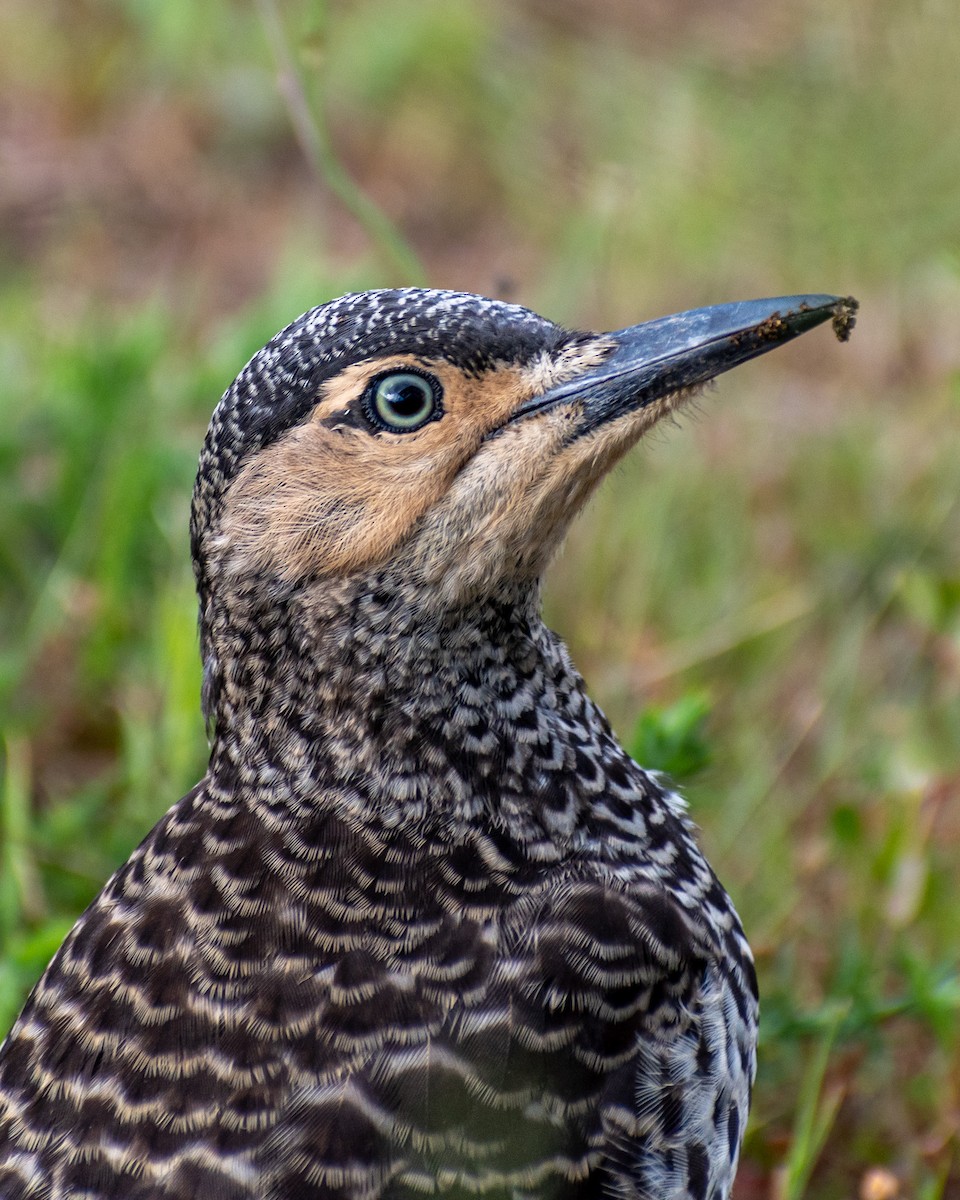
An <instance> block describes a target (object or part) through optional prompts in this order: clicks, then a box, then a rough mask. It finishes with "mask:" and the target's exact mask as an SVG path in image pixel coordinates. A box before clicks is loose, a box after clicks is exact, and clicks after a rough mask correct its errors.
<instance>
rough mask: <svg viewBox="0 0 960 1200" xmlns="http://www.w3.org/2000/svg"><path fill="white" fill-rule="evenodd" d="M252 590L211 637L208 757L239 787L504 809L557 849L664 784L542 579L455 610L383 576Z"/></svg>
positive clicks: (407, 813) (532, 840)
mask: <svg viewBox="0 0 960 1200" xmlns="http://www.w3.org/2000/svg"><path fill="white" fill-rule="evenodd" d="M263 594H264V590H263V589H258V588H250V589H249V590H248V592H247V596H248V597H249V596H251V595H252V596H262V595H263ZM251 604H252V602H251V601H250V600H249V599H248V600H246V601H244V603H243V605H239V604H237V605H234V606H233V607H232V608H231V607H230V606H221V608H220V612H219V614H218V627H216V628H214V629H212V630H211V631H210V632H211V634H212V636H211V637H210V639H209V642H210V644H211V645H212V646H214V648H215V651H216V653H217V655H218V658H219V662H218V665H217V675H218V679H219V685H218V687H217V689H216V710H215V722H216V734H215V744H214V747H213V754H212V758H211V772H212V775H213V777H214V778H215V777H216V776H217V775H221V776H223V777H224V778H227V777H229V778H230V781H231V786H232V787H233V788H234V789H236V787H237V784H238V783H240V784H241V785H242V784H243V783H244V781H246V783H247V784H248V785H249V789H252V791H254V792H257V791H259V792H261V793H262V794H266V793H267V791H269V794H270V797H271V803H272V804H273V803H276V801H277V797H278V796H280V795H287V796H288V797H289V803H290V804H291V805H295V806H299V805H302V804H304V803H307V804H314V803H331V802H332V803H336V804H337V805H338V806H341V807H343V806H345V807H347V808H356V809H357V810H358V811H359V812H360V815H361V816H363V815H364V814H373V815H375V816H376V818H377V819H378V820H382V821H386V822H391V823H398V822H404V823H406V822H415V823H418V824H421V825H422V824H423V822H425V821H427V822H430V821H434V822H436V821H442V822H443V823H444V824H445V826H447V827H449V826H451V825H456V824H457V823H466V824H474V825H475V824H476V823H477V822H481V823H488V824H489V823H490V822H493V823H494V824H496V825H497V826H500V827H503V828H508V829H511V830H513V831H515V832H516V833H517V834H518V836H520V837H522V838H523V839H524V840H526V841H527V842H528V844H529V845H530V846H531V847H532V848H533V849H532V852H533V853H535V854H537V855H542V856H543V857H545V858H549V857H556V856H557V855H558V854H561V853H563V852H564V851H565V850H566V849H568V848H569V847H570V845H571V843H572V842H575V841H577V840H578V839H582V838H584V837H586V836H587V831H588V826H590V825H591V824H595V821H594V820H593V819H594V818H595V817H596V816H597V812H598V806H599V807H604V808H605V810H608V808H609V804H610V803H613V801H612V800H611V797H612V796H615V795H617V794H619V795H621V796H622V797H627V799H622V800H621V801H619V803H620V807H621V810H622V811H621V812H620V819H622V821H623V822H625V823H626V824H627V825H630V824H631V823H633V822H634V821H635V819H636V817H637V815H638V814H637V811H636V808H637V800H638V797H639V798H640V799H641V800H642V799H644V798H645V797H647V795H648V793H649V790H650V788H651V787H653V785H652V782H651V781H650V779H649V777H648V776H646V774H645V773H644V772H642V771H640V769H639V768H638V767H636V765H635V764H634V763H632V762H631V760H630V759H629V758H628V757H627V755H626V754H625V753H624V752H623V750H622V749H621V748H620V747H619V746H618V745H617V743H616V740H615V739H614V737H613V734H612V733H611V731H610V729H609V726H608V725H607V722H606V721H605V719H604V718H603V716H602V714H601V713H600V712H599V710H598V709H597V708H596V706H595V705H594V704H593V703H592V702H591V701H590V700H589V698H588V697H587V695H586V692H585V689H584V685H583V681H582V679H581V678H580V676H579V674H578V673H577V672H576V670H575V669H574V667H573V665H572V664H571V662H570V659H569V657H568V654H567V651H566V649H565V647H564V646H563V644H562V642H561V641H560V640H559V638H557V637H556V635H554V634H553V633H551V632H550V631H549V630H548V629H547V628H546V626H545V625H544V624H543V622H542V620H541V618H540V614H539V588H538V586H536V585H526V586H524V585H515V586H514V587H513V588H512V589H505V590H503V591H502V592H501V593H499V594H498V595H496V596H491V597H486V598H484V599H483V600H478V601H476V602H475V603H473V604H471V605H470V606H467V607H464V608H460V609H458V610H456V611H445V612H437V611H432V610H430V608H429V607H428V606H425V605H423V604H418V603H417V599H416V597H415V596H414V595H413V594H412V593H411V591H410V588H409V586H405V585H404V584H403V583H402V582H399V581H396V580H392V579H390V577H389V576H388V575H383V576H379V577H377V578H368V579H366V580H364V582H363V585H362V586H360V585H357V586H353V587H350V586H347V585H346V584H341V585H338V586H336V587H329V586H327V587H323V586H321V585H319V584H317V585H312V586H309V587H302V588H300V589H298V590H296V591H294V592H291V593H290V594H289V595H287V596H286V597H284V598H282V599H280V600H278V599H277V598H276V597H274V598H273V600H272V601H271V602H270V604H269V605H266V604H264V605H263V606H262V607H261V608H259V609H255V608H253V607H251ZM653 790H654V791H656V788H655V787H653ZM607 815H609V811H607ZM631 836H632V835H631Z"/></svg>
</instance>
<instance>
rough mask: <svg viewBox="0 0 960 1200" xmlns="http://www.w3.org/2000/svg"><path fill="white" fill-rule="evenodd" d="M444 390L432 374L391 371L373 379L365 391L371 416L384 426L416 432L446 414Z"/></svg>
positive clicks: (374, 421)
mask: <svg viewBox="0 0 960 1200" xmlns="http://www.w3.org/2000/svg"><path fill="white" fill-rule="evenodd" d="M442 394H443V389H442V388H441V387H440V384H439V383H438V382H437V380H436V379H434V378H433V376H432V375H426V374H421V373H420V372H419V371H389V372H387V373H386V374H384V375H378V376H377V377H376V378H375V379H371V380H370V383H369V384H368V385H367V390H366V391H365V392H364V396H363V399H364V409H365V411H366V413H367V416H368V417H369V418H370V420H371V421H372V422H373V423H374V425H377V426H379V427H380V428H381V429H389V430H390V431H391V432H392V433H412V432H413V431H414V430H415V429H420V428H422V427H423V426H424V425H426V424H427V422H428V421H436V420H437V419H438V418H439V417H441V416H442V415H443V409H442V407H441V405H440V397H441V395H442Z"/></svg>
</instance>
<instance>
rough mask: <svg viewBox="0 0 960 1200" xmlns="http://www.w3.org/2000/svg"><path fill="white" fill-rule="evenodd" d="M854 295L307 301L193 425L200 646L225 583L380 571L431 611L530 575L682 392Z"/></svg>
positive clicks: (265, 584)
mask: <svg viewBox="0 0 960 1200" xmlns="http://www.w3.org/2000/svg"><path fill="white" fill-rule="evenodd" d="M851 311H852V309H851V308H850V306H849V305H848V303H847V302H846V301H840V300H838V299H837V298H836V297H832V296H796V297H787V298H780V299H773V300H763V301H751V302H747V303H741V304H731V305H722V306H718V307H715V308H707V309H699V310H696V311H694V312H689V313H681V314H679V315H677V316H673V317H665V318H662V319H661V320H658V321H652V322H649V323H646V324H643V325H635V326H631V327H630V328H628V329H622V330H619V331H617V332H614V333H585V332H572V331H570V330H567V329H563V328H561V327H560V326H558V325H555V324H553V323H552V322H550V321H547V320H544V319H543V318H542V317H539V316H537V315H536V314H534V313H532V312H530V311H528V310H527V309H523V308H519V307H517V306H515V305H510V304H502V303H498V302H496V301H493V300H487V299H484V298H482V297H480V296H472V295H466V294H461V293H456V292H444V291H430V290H421V289H404V290H399V291H374V292H365V293H360V294H356V295H349V296H344V297H342V298H340V299H338V300H334V301H331V302H330V303H328V304H324V305H321V306H320V307H318V308H315V309H312V310H311V311H310V312H308V313H305V314H304V315H303V316H302V317H300V318H299V319H298V320H296V321H294V322H293V324H292V325H290V326H288V327H287V328H286V329H285V330H283V331H282V332H281V333H279V334H278V335H277V336H276V337H275V338H274V339H273V340H272V341H271V342H270V343H269V344H268V345H267V346H266V347H265V348H264V349H263V350H261V351H260V352H259V353H258V354H256V355H254V357H253V358H252V359H251V361H250V362H249V363H248V364H247V366H246V367H245V368H244V369H243V371H242V372H241V373H240V375H239V377H238V378H237V380H236V382H235V383H234V384H233V386H232V387H231V388H230V389H229V390H228V391H227V392H226V394H225V395H224V397H223V399H222V400H221V402H220V404H219V405H218V406H217V409H216V411H215V412H214V415H213V419H212V421H211V424H210V428H209V431H208V433H207V437H206V441H205V443H204V447H203V452H202V454H201V458H200V469H199V474H198V477H197V486H196V490H195V493H194V502H193V514H192V541H193V553H194V562H195V569H196V573H197V582H198V588H199V592H200V601H201V633H202V636H203V640H204V642H205V644H206V643H207V641H208V638H209V633H210V629H211V622H212V621H213V619H214V614H215V612H216V611H217V608H218V604H219V603H220V602H221V601H222V600H223V599H224V598H225V597H227V596H230V597H233V598H236V597H238V596H243V595H248V596H252V595H257V596H259V597H260V598H261V599H263V598H264V597H271V596H273V597H276V598H278V599H279V598H281V597H284V596H289V594H290V593H291V592H292V591H295V590H297V589H303V588H305V587H310V588H314V589H317V588H319V589H321V590H322V589H323V588H324V587H335V586H339V585H340V584H341V583H342V581H344V580H347V579H354V580H357V581H358V582H360V583H361V584H362V581H363V580H364V578H369V577H371V575H372V574H374V573H379V574H382V572H383V570H384V569H385V568H387V569H390V570H395V571H397V572H399V573H401V574H402V575H403V577H404V579H405V580H406V581H407V582H408V583H409V584H410V585H411V588H409V589H408V595H412V596H414V597H416V596H417V595H421V596H422V597H423V602H424V604H425V605H429V606H431V608H432V609H434V610H442V609H445V608H450V607H456V606H458V605H463V604H466V603H469V602H471V601H472V600H474V599H476V598H477V597H478V596H479V595H482V594H483V593H485V592H489V593H491V594H496V592H497V590H498V589H499V588H501V587H502V586H503V585H504V584H505V583H507V582H509V583H511V584H515V583H516V582H517V581H518V580H520V581H522V580H525V579H529V580H534V579H536V578H537V577H538V576H539V575H540V573H541V572H542V570H543V568H544V566H545V564H546V562H547V560H548V559H549V557H550V555H551V553H552V552H553V550H554V549H555V548H556V546H557V544H558V543H559V541H560V539H561V537H562V535H563V533H564V531H565V529H566V527H567V525H568V524H569V522H570V519H571V518H572V516H573V515H574V513H575V512H576V511H577V510H578V509H579V508H580V507H581V505H582V504H583V503H584V501H585V500H586V499H587V497H588V496H589V494H590V492H591V491H592V490H593V488H594V487H595V485H596V484H597V482H598V481H599V480H600V479H601V477H602V476H603V475H604V474H605V473H606V472H607V471H608V470H609V469H610V467H611V466H612V465H613V464H614V463H615V462H616V461H617V460H618V459H619V458H620V457H621V456H622V455H623V454H624V453H625V452H626V451H627V450H628V449H629V448H630V447H631V446H632V445H633V444H634V443H635V442H636V441H637V440H638V439H639V438H640V437H641V435H642V434H643V433H644V432H645V431H646V430H647V429H649V428H650V427H651V426H652V425H654V424H655V423H656V422H657V421H658V420H659V419H660V418H661V417H662V416H663V415H664V414H665V413H667V412H669V411H670V410H671V409H673V408H674V407H676V406H677V405H678V404H680V403H681V402H682V401H683V399H684V397H685V396H687V395H689V394H690V391H691V389H694V388H696V387H697V385H699V384H702V383H703V382H704V381H705V380H707V379H710V378H712V377H713V376H714V375H717V374H720V373H721V372H723V371H726V370H728V369H729V368H730V367H732V366H735V365H736V364H737V363H740V362H743V361H745V360H747V359H749V358H752V357H754V356H756V355H758V354H762V353H764V352H765V351H766V350H769V349H772V348H773V347H774V346H776V345H778V344H780V343H781V342H785V341H787V340H789V339H790V338H792V337H795V336H796V335H797V334H799V333H802V332H803V331H805V330H807V329H809V328H811V327H813V326H814V325H817V324H820V323H821V322H823V321H825V320H828V319H830V318H831V317H833V318H834V321H835V324H836V325H837V328H838V332H839V330H840V324H839V322H840V320H841V314H843V320H845V321H846V322H847V323H849V320H850V312H851ZM845 328H846V326H844V329H845ZM414 602H416V601H415V600H414ZM205 652H206V645H205Z"/></svg>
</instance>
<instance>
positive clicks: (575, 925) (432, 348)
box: [0, 289, 855, 1200]
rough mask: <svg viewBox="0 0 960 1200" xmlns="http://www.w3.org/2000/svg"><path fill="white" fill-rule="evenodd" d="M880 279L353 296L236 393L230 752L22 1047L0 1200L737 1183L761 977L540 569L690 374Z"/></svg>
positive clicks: (214, 648)
mask: <svg viewBox="0 0 960 1200" xmlns="http://www.w3.org/2000/svg"><path fill="white" fill-rule="evenodd" d="M854 309H855V302H853V301H848V300H840V299H838V298H836V297H832V296H796V297H786V298H780V299H774V300H763V301H752V302H749V303H742V304H731V305H722V306H718V307H715V308H707V309H700V310H697V311H695V312H690V313H683V314H680V315H678V316H674V317H667V318H664V319H662V320H659V321H653V322H650V323H647V324H643V325H636V326H633V327H631V328H629V329H623V330H620V331H619V332H616V333H602V334H597V333H584V332H571V331H569V330H566V329H563V328H561V327H559V326H557V325H555V324H553V323H551V322H550V321H546V320H544V319H543V318H541V317H538V316H536V315H535V314H534V313H531V312H529V311H527V310H526V309H522V308H518V307H516V306H513V305H507V304H501V303H498V302H495V301H492V300H486V299H483V298H481V297H478V296H470V295H464V294H459V293H455V292H440V291H428V290H413V289H411V290H399V291H379V292H367V293H362V294H357V295H350V296H344V297H342V298H341V299H339V300H334V301H331V302H330V303H328V304H324V305H321V306H320V307H319V308H315V309H313V310H311V311H310V312H308V313H306V314H305V315H304V316H302V317H300V318H299V320H297V321H294V322H293V324H292V325H290V326H288V327H287V328H286V329H285V330H283V331H282V332H281V333H279V334H278V335H277V336H276V337H275V338H274V339H273V340H272V341H271V342H270V343H269V344H268V345H267V346H266V347H265V348H264V349H263V350H261V351H260V352H259V353H258V354H256V355H254V357H253V358H252V359H251V361H250V362H249V363H248V364H247V366H246V367H245V368H244V369H243V370H242V371H241V373H240V375H239V376H238V378H237V380H236V382H235V383H234V384H233V386H232V387H230V388H229V389H228V391H227V392H226V394H225V395H224V396H223V399H222V400H221V401H220V403H219V405H218V406H217V409H216V411H215V412H214V415H213V419H212V421H211V424H210V428H209V431H208V433H207V437H206V441H205V442H204V446H203V450H202V453H201V456H200V468H199V473H198V476H197V484H196V489H195V492H194V500H193V511H192V522H191V532H192V548H193V557H194V568H195V571H196V579H197V587H198V591H199V597H200V642H201V652H202V655H203V666H204V689H203V702H204V709H205V712H206V715H207V717H208V720H209V722H210V727H211V731H212V745H211V754H210V765H209V769H208V771H207V774H206V775H205V777H204V778H203V779H202V780H201V781H200V783H199V784H198V785H197V786H196V787H195V788H194V789H193V790H192V791H191V792H190V793H189V794H188V795H187V796H185V797H184V798H183V799H182V800H180V801H179V803H177V804H175V805H174V807H173V808H171V809H170V811H169V812H168V813H167V814H166V815H165V816H164V817H163V818H162V819H161V820H160V822H159V823H158V824H157V825H156V827H155V828H154V829H153V831H152V832H151V833H150V834H149V836H148V837H147V838H146V839H145V841H144V842H143V843H142V844H141V845H140V846H139V847H138V848H137V849H136V850H135V851H134V853H133V854H132V855H131V857H130V859H129V861H128V862H127V863H126V864H124V865H123V866H122V867H121V868H120V869H119V870H118V871H117V872H116V874H115V875H114V876H113V877H112V878H111V879H110V880H109V881H108V882H107V884H106V886H105V887H104V889H103V891H102V892H101V893H100V895H99V896H98V897H97V899H96V900H95V901H94V902H93V903H92V904H91V906H90V907H89V908H88V909H87V911H86V912H85V913H84V914H83V916H81V918H80V919H79V921H78V922H77V924H76V926H75V927H74V928H73V930H72V932H71V933H70V935H69V936H68V937H67V939H66V941H65V942H64V944H63V946H62V947H61V949H60V950H59V952H58V953H57V954H56V956H55V957H54V959H53V961H52V962H51V963H50V965H49V967H48V968H47V970H46V972H45V973H44V975H43V977H42V978H41V980H40V982H39V983H38V984H37V986H36V988H35V989H34V991H33V993H32V995H31V996H30V998H29V1000H28V1002H27V1005H26V1007H25V1008H24V1010H23V1013H22V1014H21V1016H20V1018H19V1020H18V1021H17V1023H16V1025H15V1026H14V1028H13V1030H12V1032H11V1033H10V1036H9V1037H8V1038H7V1040H6V1042H4V1044H3V1047H2V1049H0V1196H2V1197H3V1200H26V1198H31V1200H33V1198H35V1200H40V1198H43V1200H66V1198H67V1197H80V1196H82V1197H85V1198H86V1200H107V1198H110V1200H119V1198H120V1197H122V1198H123V1200H187V1198H192V1197H196V1196H202V1197H204V1200H253V1198H254V1197H256V1198H258V1200H260V1198H273V1200H321V1198H322V1200H335V1198H343V1200H379V1198H381V1197H383V1198H387V1197H389V1198H390V1200H402V1198H406V1197H410V1198H411V1200H412V1198H413V1197H416V1196H424V1195H436V1196H439V1197H445V1198H450V1200H452V1198H457V1200H460V1198H466V1197H468V1196H469V1197H474V1198H476V1197H480V1198H489V1200H494V1198H495V1200H507V1198H510V1200H513V1198H516V1200H521V1198H523V1200H539V1198H546V1197H550V1198H557V1200H561V1198H570V1200H573V1198H574V1197H576V1198H587V1197H600V1196H604V1197H614V1198H617V1197H619V1198H621V1200H629V1198H636V1200H641V1198H643V1200H667V1198H685V1200H724V1198H726V1197H727V1196H728V1195H729V1193H730V1188H731V1185H732V1181H733V1176H734V1171H735V1168H736V1163H737V1156H738V1153H739V1148H740V1141H741V1137H742V1133H743V1128H744V1124H745V1121H746V1117H747V1110H748V1105H749V1098H750V1088H751V1084H752V1080H753V1075H754V1069H755V1039H756V1024H757V987H756V979H755V975H754V970H753V965H752V961H751V956H750V950H749V947H748V945H747V942H746V939H745V937H744V934H743V930H742V928H741V925H740V922H739V920H738V918H737V915H736V913H735V911H734V909H733V906H732V904H731V902H730V900H729V898H728V896H727V894H726V892H725V891H724V889H723V888H722V887H721V885H720V883H719V882H718V881H717V879H716V877H715V875H714V874H713V872H712V871H711V869H710V867H709V865H708V864H707V862H706V859H705V858H704V857H703V854H702V852H701V851H700V849H699V847H698V845H697V842H696V840H695V837H694V834H693V829H692V826H691V824H690V823H689V821H688V820H687V817H686V816H685V813H684V805H683V802H682V801H681V800H680V798H679V797H678V796H677V795H676V794H674V793H673V792H671V791H670V790H669V788H668V786H667V784H666V783H665V781H664V780H663V779H662V778H660V777H658V776H657V775H655V774H653V773H651V772H648V771H645V770H643V768H642V767H641V766H639V765H638V764H637V763H635V762H633V761H632V760H631V759H630V757H629V756H628V755H627V754H626V753H625V751H624V750H623V749H622V748H621V747H620V746H619V745H618V743H617V741H616V739H615V737H614V735H613V733H612V732H611V729H610V726H609V725H608V724H607V722H606V720H605V719H604V717H603V714H602V713H601V712H600V711H599V710H598V709H597V707H596V706H595V705H594V704H593V703H592V701H591V700H590V699H589V698H588V696H587V694H586V691H585V689H584V685H583V682H582V680H581V679H580V676H579V675H578V674H577V672H576V671H575V669H574V667H573V666H572V664H571V662H570V659H569V657H568V655H567V652H566V650H565V648H564V646H563V644H562V643H561V642H560V640H559V639H558V638H557V637H556V636H555V635H554V634H553V633H551V632H550V631H549V630H548V629H547V628H546V627H545V626H544V624H543V623H542V620H541V617H540V611H539V608H540V606H539V580H540V576H541V574H542V572H543V569H544V566H545V564H546V562H547V561H548V559H549V557H550V555H551V553H552V552H553V550H554V549H555V548H556V546H557V544H558V543H559V541H560V539H561V538H562V536H563V533H564V531H565V529H566V527H567V525H568V523H569V522H570V520H571V518H572V517H573V515H574V514H575V513H576V511H577V510H578V509H579V508H580V506H581V505H582V504H583V503H584V501H585V500H586V499H587V497H588V496H589V494H590V492H591V491H592V490H593V488H594V487H595V485H596V484H597V482H598V481H599V480H600V478H601V477H602V476H603V475H604V474H605V473H606V472H607V471H608V470H609V468H610V467H611V465H612V464H613V463H615V462H616V461H617V460H618V459H619V458H620V457H621V456H622V455H623V454H624V453H626V451H627V450H628V449H629V448H630V447H631V446H632V445H634V443H635V442H636V441H637V440H638V439H639V438H640V437H641V435H642V434H643V433H644V432H645V431H646V430H647V429H648V428H650V427H651V426H652V425H653V424H654V423H655V422H656V421H658V420H659V419H660V417H661V416H663V414H664V413H667V412H669V411H670V410H671V409H673V408H675V407H676V406H677V405H679V404H681V403H682V402H683V399H684V397H685V396H687V395H689V393H690V390H691V389H695V388H696V387H697V385H699V384H701V383H703V382H704V381H705V380H707V379H709V378H712V377H713V376H714V375H717V374H719V373H720V372H722V371H725V370H727V369H729V368H730V367H733V366H735V365H736V364H737V363H740V362H743V361H745V360H746V359H749V358H752V357H754V356H756V355H758V354H762V353H764V352H765V351H767V350H769V349H771V348H772V347H774V346H776V345H779V344H780V343H782V342H785V341H787V340H789V339H790V338H792V337H795V336H796V335H797V334H799V333H802V332H803V331H805V330H807V329H809V328H811V327H812V326H814V325H817V324H820V323H821V322H824V321H827V320H829V319H833V321H834V325H835V328H836V330H837V332H838V335H840V336H845V335H846V334H847V333H848V332H849V328H850V325H851V323H852V317H853V311H854Z"/></svg>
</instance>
